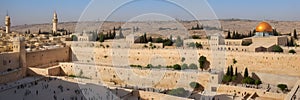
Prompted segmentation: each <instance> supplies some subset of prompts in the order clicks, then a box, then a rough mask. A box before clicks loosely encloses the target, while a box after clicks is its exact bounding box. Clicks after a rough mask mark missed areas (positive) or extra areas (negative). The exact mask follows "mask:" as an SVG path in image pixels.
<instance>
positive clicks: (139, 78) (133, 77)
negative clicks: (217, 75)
mask: <svg viewBox="0 0 300 100" xmlns="http://www.w3.org/2000/svg"><path fill="white" fill-rule="evenodd" d="M58 66H60V67H61V69H62V70H61V74H65V75H75V76H82V77H86V78H91V79H94V80H99V83H106V84H108V85H109V84H111V85H119V86H126V85H127V86H134V87H135V86H138V87H142V88H156V89H163V90H164V89H173V88H177V87H184V88H186V89H191V88H190V86H189V83H190V82H199V83H200V84H201V85H202V86H203V87H207V86H208V84H209V80H210V79H209V78H210V73H208V72H198V71H172V70H163V69H139V68H128V67H127V68H123V67H108V66H100V65H92V64H79V63H60V64H59V65H58ZM81 72H82V73H81Z"/></svg>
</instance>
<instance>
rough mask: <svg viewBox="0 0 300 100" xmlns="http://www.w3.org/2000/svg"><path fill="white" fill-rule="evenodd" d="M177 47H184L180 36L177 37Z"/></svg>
mask: <svg viewBox="0 0 300 100" xmlns="http://www.w3.org/2000/svg"><path fill="white" fill-rule="evenodd" d="M175 44H176V47H182V46H183V40H182V39H181V37H180V36H177V39H176V41H175Z"/></svg>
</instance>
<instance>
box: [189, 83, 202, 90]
mask: <svg viewBox="0 0 300 100" xmlns="http://www.w3.org/2000/svg"><path fill="white" fill-rule="evenodd" d="M190 87H191V88H193V89H194V88H199V87H200V84H199V83H198V82H191V83H190Z"/></svg>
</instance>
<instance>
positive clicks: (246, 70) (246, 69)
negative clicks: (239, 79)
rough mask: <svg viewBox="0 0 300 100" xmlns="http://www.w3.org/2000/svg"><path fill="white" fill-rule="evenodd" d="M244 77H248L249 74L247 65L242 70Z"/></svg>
mask: <svg viewBox="0 0 300 100" xmlns="http://www.w3.org/2000/svg"><path fill="white" fill-rule="evenodd" d="M246 77H249V75H248V68H247V67H246V68H245V71H244V78H246Z"/></svg>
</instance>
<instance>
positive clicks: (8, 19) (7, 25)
mask: <svg viewBox="0 0 300 100" xmlns="http://www.w3.org/2000/svg"><path fill="white" fill-rule="evenodd" d="M5 28H6V33H10V17H9V16H8V13H7V14H6V16H5Z"/></svg>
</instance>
